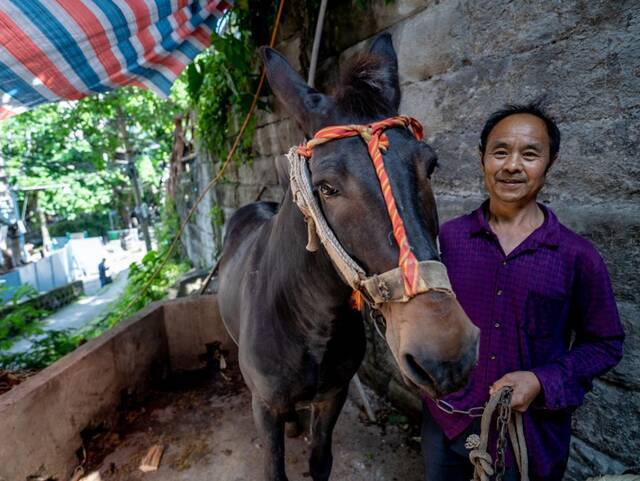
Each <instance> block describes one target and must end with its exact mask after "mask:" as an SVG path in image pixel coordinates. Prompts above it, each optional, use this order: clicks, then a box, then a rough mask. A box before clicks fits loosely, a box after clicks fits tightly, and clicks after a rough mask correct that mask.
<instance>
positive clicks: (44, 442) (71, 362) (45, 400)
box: [0, 296, 234, 481]
mask: <svg viewBox="0 0 640 481" xmlns="http://www.w3.org/2000/svg"><path fill="white" fill-rule="evenodd" d="M216 341H217V342H220V343H221V345H222V347H223V348H225V349H230V350H233V349H234V345H233V342H232V341H231V340H230V339H229V337H228V336H227V334H226V332H225V331H224V327H223V326H222V322H221V320H220V318H219V315H218V310H217V305H216V302H215V298H214V297H213V296H200V297H190V298H184V299H176V300H172V301H164V302H157V303H154V304H152V305H151V306H149V307H148V308H146V309H144V310H143V311H141V312H140V313H139V314H137V315H135V316H133V317H131V318H129V319H128V320H126V321H124V322H123V323H122V324H120V325H119V326H117V327H115V328H114V329H112V330H110V331H108V332H106V333H105V334H103V335H102V336H100V337H98V338H96V339H93V340H91V341H89V342H87V343H86V344H83V345H82V346H80V347H79V348H78V349H76V350H75V351H74V352H72V353H70V354H68V355H67V356H65V357H64V358H62V359H61V360H59V361H58V362H56V363H54V364H52V365H51V366H49V367H48V368H46V369H44V370H43V371H41V372H39V373H38V374H36V375H35V376H33V377H31V378H29V379H28V380H27V381H25V382H24V383H22V384H20V385H18V386H17V387H15V388H14V389H13V390H11V391H9V392H8V393H6V394H4V395H2V396H0V481H22V480H25V479H32V478H31V477H30V476H34V477H33V479H36V477H37V479H58V480H66V479H69V477H70V475H71V473H72V471H73V469H74V468H75V467H76V465H77V464H78V458H77V453H78V452H79V450H80V449H81V447H82V438H81V433H82V432H83V431H84V430H85V429H88V428H94V427H97V426H100V425H102V424H106V425H109V424H111V423H112V422H114V421H115V420H116V419H117V415H118V414H117V409H118V407H119V406H120V403H121V402H122V401H123V400H124V399H125V398H130V397H131V396H141V395H143V394H144V392H145V389H146V388H147V387H149V385H150V383H152V382H154V381H156V380H159V379H162V378H163V376H164V375H165V374H166V373H167V372H168V371H169V370H183V369H184V370H186V369H197V368H200V367H203V366H204V365H205V364H206V361H207V360H206V359H205V358H204V356H206V354H207V345H211V344H212V343H214V342H216ZM39 476H42V477H39Z"/></svg>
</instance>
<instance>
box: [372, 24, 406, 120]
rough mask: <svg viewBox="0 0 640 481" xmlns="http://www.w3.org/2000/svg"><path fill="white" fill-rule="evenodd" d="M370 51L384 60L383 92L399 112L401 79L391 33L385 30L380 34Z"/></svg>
mask: <svg viewBox="0 0 640 481" xmlns="http://www.w3.org/2000/svg"><path fill="white" fill-rule="evenodd" d="M369 52H370V53H372V54H374V55H376V56H377V57H379V58H380V59H381V60H382V68H384V69H385V70H386V75H385V76H384V81H383V85H382V92H383V95H384V96H385V97H386V98H388V99H389V100H390V102H391V105H392V106H393V107H394V109H395V111H396V112H397V111H398V109H399V108H400V80H399V78H398V56H397V55H396V51H395V49H394V48H393V41H392V39H391V34H390V33H388V32H385V33H382V34H380V35H378V36H377V37H376V39H375V40H374V41H373V44H372V45H371V48H370V49H369Z"/></svg>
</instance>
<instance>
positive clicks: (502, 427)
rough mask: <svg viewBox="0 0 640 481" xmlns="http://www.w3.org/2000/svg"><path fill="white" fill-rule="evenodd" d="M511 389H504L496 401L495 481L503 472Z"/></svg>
mask: <svg viewBox="0 0 640 481" xmlns="http://www.w3.org/2000/svg"><path fill="white" fill-rule="evenodd" d="M512 394H513V389H512V388H511V387H508V388H507V389H504V390H503V391H502V393H501V395H500V399H499V401H498V419H497V420H496V428H497V431H498V441H497V444H496V462H495V465H494V468H495V469H494V470H495V473H496V478H495V481H502V478H503V477H504V471H505V463H504V450H505V447H506V443H507V426H508V425H509V420H510V419H511V395H512Z"/></svg>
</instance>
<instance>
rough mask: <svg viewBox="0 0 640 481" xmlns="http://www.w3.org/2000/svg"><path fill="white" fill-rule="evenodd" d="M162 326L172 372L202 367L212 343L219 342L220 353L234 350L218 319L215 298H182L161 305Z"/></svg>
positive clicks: (220, 320)
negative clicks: (222, 350)
mask: <svg viewBox="0 0 640 481" xmlns="http://www.w3.org/2000/svg"><path fill="white" fill-rule="evenodd" d="M195 299H197V301H196V300H195ZM186 312H188V313H189V314H188V316H186V315H185V313H186ZM187 317H188V318H187ZM164 326H165V330H166V334H167V343H168V348H169V362H170V367H171V370H172V371H186V370H192V369H199V368H201V367H204V366H205V365H206V358H205V356H206V354H207V345H208V344H211V343H213V342H215V341H218V342H220V345H221V347H222V348H223V349H227V350H235V344H234V342H233V340H232V339H231V338H230V337H229V334H227V330H226V329H225V327H224V324H223V323H222V319H221V318H220V313H219V311H218V300H217V298H216V297H215V296H211V295H207V296H200V297H197V298H193V297H185V298H178V299H176V300H174V301H171V302H167V303H166V304H164Z"/></svg>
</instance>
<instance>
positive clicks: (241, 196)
mask: <svg viewBox="0 0 640 481" xmlns="http://www.w3.org/2000/svg"><path fill="white" fill-rule="evenodd" d="M261 190H262V186H260V185H242V184H241V185H239V186H238V207H242V206H243V205H247V204H251V203H253V202H256V198H257V197H258V194H259V193H260V191H261Z"/></svg>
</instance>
